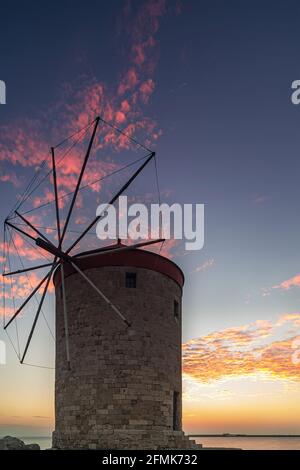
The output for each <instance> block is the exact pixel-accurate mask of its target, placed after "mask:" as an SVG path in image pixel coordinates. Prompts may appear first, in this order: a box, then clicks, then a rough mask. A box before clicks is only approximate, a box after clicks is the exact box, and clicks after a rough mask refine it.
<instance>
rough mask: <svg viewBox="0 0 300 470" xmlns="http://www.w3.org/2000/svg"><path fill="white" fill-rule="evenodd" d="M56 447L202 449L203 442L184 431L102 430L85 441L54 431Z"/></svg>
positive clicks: (54, 445) (54, 444) (54, 446)
mask: <svg viewBox="0 0 300 470" xmlns="http://www.w3.org/2000/svg"><path fill="white" fill-rule="evenodd" d="M53 448H54V449H92V450H97V449H111V450H112V449H115V450H125V449H126V450H163V449H169V450H172V449H174V450H175V449H181V450H189V449H201V448H202V444H196V442H195V440H193V439H190V438H189V437H188V436H186V435H185V434H184V432H183V431H168V430H163V431H159V432H151V431H146V430H140V429H136V430H134V429H131V430H130V431H128V430H125V429H114V430H106V431H105V432H101V434H100V435H99V437H98V438H96V437H95V438H94V439H90V440H89V441H85V440H84V438H83V437H82V438H79V437H77V438H76V437H75V436H74V434H73V435H72V436H71V435H70V436H69V437H68V436H66V435H64V436H63V438H62V436H59V433H58V432H57V431H54V432H53Z"/></svg>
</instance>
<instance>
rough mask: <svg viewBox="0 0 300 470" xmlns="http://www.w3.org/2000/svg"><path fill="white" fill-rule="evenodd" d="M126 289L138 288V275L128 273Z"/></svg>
mask: <svg viewBox="0 0 300 470" xmlns="http://www.w3.org/2000/svg"><path fill="white" fill-rule="evenodd" d="M125 287H128V288H129V289H135V288H136V273H126V276H125Z"/></svg>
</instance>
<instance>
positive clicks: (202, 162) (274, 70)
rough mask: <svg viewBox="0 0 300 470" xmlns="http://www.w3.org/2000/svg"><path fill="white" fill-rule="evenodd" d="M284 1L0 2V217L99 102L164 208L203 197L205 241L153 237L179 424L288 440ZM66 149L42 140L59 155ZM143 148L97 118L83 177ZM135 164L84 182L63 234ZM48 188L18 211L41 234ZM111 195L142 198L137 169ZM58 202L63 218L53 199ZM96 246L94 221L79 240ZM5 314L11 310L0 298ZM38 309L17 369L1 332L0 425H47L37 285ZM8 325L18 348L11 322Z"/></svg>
mask: <svg viewBox="0 0 300 470" xmlns="http://www.w3.org/2000/svg"><path fill="white" fill-rule="evenodd" d="M16 5H17V6H16ZM299 9H300V5H299V2H297V1H291V0H288V1H286V2H276V4H275V2H271V1H270V0H264V1H257V0H253V1H251V2H250V1H244V2H241V1H237V0H232V1H231V2H225V1H221V0H209V1H208V0H207V1H202V0H199V1H196V0H181V1H176V0H149V1H121V0H115V1H114V2H110V4H108V2H104V1H102V2H101V1H94V0H87V1H86V2H80V3H77V2H76V7H75V4H74V2H72V1H68V0H62V1H61V2H59V6H58V4H57V3H56V4H55V2H52V3H51V2H38V3H37V2H34V1H32V0H31V1H30V0H27V1H26V2H6V1H4V2H2V3H1V30H0V51H1V53H0V55H1V68H0V79H1V80H4V81H5V82H6V87H7V104H6V105H1V106H0V184H1V204H0V217H1V224H2V225H3V222H4V220H5V218H6V217H7V215H8V213H9V212H10V211H11V209H12V207H13V206H14V204H15V203H16V202H17V200H18V195H20V194H22V193H23V192H24V190H25V188H26V185H27V183H28V180H29V179H30V178H31V177H32V175H33V173H34V171H36V169H37V168H38V167H39V166H40V165H43V162H45V163H44V166H43V169H42V170H41V173H40V175H42V176H43V174H46V173H47V171H48V169H49V164H50V159H49V147H50V146H56V145H57V144H58V143H59V142H61V141H63V139H64V138H65V137H67V136H69V135H71V134H73V132H75V131H77V130H78V129H81V128H82V127H84V126H86V125H87V124H88V123H89V122H90V121H91V120H93V119H94V118H95V116H96V115H97V114H99V113H100V114H101V115H102V116H103V117H104V118H105V119H106V120H107V121H108V122H110V123H111V124H113V125H115V126H117V127H119V128H121V129H124V130H125V131H126V133H127V134H129V135H130V136H131V137H133V138H136V139H138V140H139V141H140V142H143V143H144V144H145V146H146V147H147V148H150V149H153V150H155V151H156V153H157V165H158V173H159V183H160V192H161V199H162V200H163V201H165V202H168V203H172V202H179V203H203V204H205V245H204V248H203V249H202V250H201V251H197V252H188V251H186V250H185V248H184V243H179V242H177V241H176V242H169V243H166V244H165V245H164V247H163V254H165V255H166V256H169V257H171V259H172V260H174V261H175V262H176V263H178V264H179V266H180V267H181V268H182V269H183V271H184V273H185V288H184V304H183V343H184V344H183V374H184V375H183V383H184V409H183V412H184V429H185V431H187V432H199V433H224V432H233V433H234V432H245V433H273V434H276V433H277V434H285V433H286V434H293V433H295V434H300V363H299V364H297V363H296V362H297V361H295V360H294V361H293V357H294V359H295V358H296V357H297V347H298V348H300V345H299V343H298V346H297V345H296V340H297V338H300V250H299V243H300V242H299V240H300V218H299V201H300V185H299V148H300V146H299V143H300V137H299V136H300V133H299V121H300V105H299V106H295V105H293V104H292V102H291V99H290V96H291V83H292V81H294V80H296V79H300V76H299V51H298V44H299V13H300V12H299ZM90 135H91V128H88V130H87V132H86V133H84V134H82V141H80V142H79V143H76V145H74V148H72V151H70V153H68V154H67V156H66V157H65V158H64V160H63V161H62V163H61V165H60V166H59V168H58V173H59V191H60V195H65V194H66V193H68V192H69V191H72V189H74V185H75V182H76V177H77V175H78V170H79V168H80V165H81V162H82V154H83V153H82V151H83V149H84V148H86V145H87V142H88V138H89V136H90ZM74 142H75V138H71V140H69V141H68V142H66V143H63V144H62V145H61V146H60V147H58V148H57V150H56V151H57V156H58V158H59V156H61V155H64V152H65V151H67V149H68V148H69V146H70V145H71V144H73V143H74ZM146 153H147V152H145V150H144V149H142V148H139V147H138V146H136V145H133V144H129V143H128V141H127V140H126V139H124V138H123V137H122V136H120V135H119V134H117V133H115V132H113V131H112V130H111V128H109V127H108V126H105V125H103V126H101V129H100V133H99V136H98V137H97V141H96V149H95V152H94V154H93V158H92V159H91V162H90V166H89V167H88V168H87V173H86V177H85V180H84V183H89V182H90V181H92V180H93V181H94V179H95V178H97V177H99V178H101V177H102V178H103V177H104V176H105V175H107V174H108V173H111V172H114V171H117V170H118V169H120V168H121V167H124V166H125V165H127V164H129V163H132V162H133V161H135V160H137V159H139V158H142V157H144V156H145V154H146ZM136 168H137V164H134V165H133V166H132V167H130V168H128V169H126V170H125V171H122V172H120V173H117V174H116V176H114V177H110V178H107V179H104V180H103V181H100V182H98V183H97V184H95V185H94V186H93V187H92V189H88V191H86V192H85V193H84V194H83V195H82V196H81V198H80V201H79V203H78V205H77V207H76V210H77V212H76V214H74V219H73V220H72V225H71V228H72V229H73V230H82V229H83V228H85V226H86V224H87V221H89V220H91V218H92V217H93V216H94V215H95V212H96V207H97V205H98V204H99V202H103V201H105V202H106V200H107V198H108V197H109V195H111V194H112V193H113V192H114V191H115V190H116V189H118V188H119V187H120V185H121V184H122V183H123V182H125V181H126V179H127V178H128V176H129V175H130V174H131V173H132V172H133V171H134V170H135V169H136ZM43 172H44V173H43ZM50 184H51V181H50V180H49V179H48V180H47V179H46V180H45V182H44V183H43V184H42V185H41V186H40V187H39V188H38V189H37V191H36V192H35V193H34V194H33V195H32V197H31V198H30V199H29V200H28V201H27V202H26V203H25V204H24V206H23V208H22V209H23V210H24V211H28V210H30V209H31V208H36V207H37V206H39V205H42V204H45V203H49V202H50V205H47V206H46V208H45V207H42V208H41V209H36V210H35V211H32V212H30V217H31V220H32V221H33V222H35V223H36V224H39V225H45V224H46V226H47V227H53V224H54V213H53V205H51V200H52V199H51V198H52V195H51V185H50ZM127 194H128V196H129V197H130V198H131V200H135V201H146V202H148V203H150V202H156V201H157V197H158V194H157V188H156V179H155V167H154V165H153V164H152V163H151V165H149V167H147V168H146V170H145V172H144V173H143V175H141V176H140V177H139V179H138V180H137V181H136V182H135V183H134V185H133V186H132V188H130V190H129V191H128V192H127ZM62 200H63V201H65V202H62V203H61V210H62V214H66V210H67V208H68V204H67V201H68V197H66V198H65V199H62ZM47 233H48V235H49V236H54V235H53V232H51V230H48V231H47ZM74 236H75V235H74V234H73V237H74ZM71 240H72V234H71V235H70V236H69V237H68V238H67V240H66V246H68V243H69V242H70V241H71ZM98 242H99V241H98V240H97V238H96V234H95V232H93V233H91V235H90V236H89V238H88V240H87V241H86V242H85V244H82V245H81V246H80V248H81V249H85V248H86V247H91V246H97V243H98ZM14 243H15V244H16V245H17V248H18V251H19V253H20V256H21V258H22V261H23V262H24V264H25V265H26V266H29V265H31V264H36V263H38V264H39V263H42V262H43V258H42V255H41V253H40V252H39V251H38V250H32V248H30V246H28V245H27V244H26V243H25V242H23V241H22V238H21V237H15V238H14ZM1 246H2V248H3V247H4V240H3V238H2V239H1ZM2 261H3V260H2ZM19 263H20V259H19V258H17V257H16V256H15V258H12V264H13V265H14V266H15V267H16V268H17V266H19ZM35 273H36V274H35V277H31V278H30V280H28V278H27V277H26V276H23V278H20V279H19V281H17V280H16V281H14V285H13V286H10V288H12V289H13V292H14V294H15V295H16V300H15V301H16V305H19V304H20V302H21V301H22V298H24V295H26V293H28V292H29V291H30V287H31V286H30V284H32V285H34V284H35V283H37V281H38V279H39V278H41V277H42V274H43V271H42V272H38V271H36V272H35ZM2 282H3V279H2ZM6 282H7V281H6ZM18 302H19V303H18ZM6 308H7V309H8V310H7V313H8V315H9V313H10V312H12V311H14V308H15V305H13V302H12V300H9V299H8V300H7V303H6ZM33 314H34V310H33V309H32V308H31V307H29V308H28V309H27V311H25V312H24V315H23V316H22V318H21V319H20V322H19V325H18V326H19V330H18V337H19V342H20V343H21V346H22V345H23V346H24V341H25V339H26V335H27V333H28V331H29V328H30V325H31V321H32V317H33ZM43 314H44V317H45V318H46V319H47V322H48V325H47V323H46V321H45V319H44V317H41V319H40V322H39V324H38V328H37V330H36V335H35V337H34V340H33V343H32V345H31V348H30V351H29V354H28V358H27V362H28V363H29V364H31V365H23V366H21V365H19V363H18V359H17V357H16V354H15V351H14V350H13V347H12V346H11V345H10V343H9V340H8V338H7V336H6V334H5V333H4V332H3V330H1V331H0V340H3V341H5V342H6V344H7V365H6V366H4V365H0V380H1V395H0V397H1V398H0V434H8V433H14V434H19V435H24V434H27V435H36V434H37V433H42V434H44V435H49V433H50V432H51V431H52V430H53V426H54V419H53V397H54V389H53V387H54V371H53V369H51V368H52V367H53V364H54V341H53V338H52V336H51V332H50V331H49V330H51V331H53V320H54V295H53V288H52V293H50V294H49V296H48V298H47V301H46V303H45V306H44V309H43ZM1 315H2V316H3V308H2V307H1ZM48 326H49V328H48ZM9 334H10V337H11V341H12V343H13V345H14V346H15V347H17V339H18V337H17V331H16V330H15V329H14V327H12V328H10V329H9ZM33 366H43V367H33ZM44 367H46V368H44Z"/></svg>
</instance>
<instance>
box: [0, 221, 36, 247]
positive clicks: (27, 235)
mask: <svg viewBox="0 0 300 470" xmlns="http://www.w3.org/2000/svg"><path fill="white" fill-rule="evenodd" d="M5 223H6V225H9V227H12V228H14V229H15V230H17V232H20V233H22V235H25V236H26V237H28V238H31V240H33V241H34V242H35V240H36V239H35V238H34V237H33V236H32V235H30V234H29V233H27V232H24V230H22V229H21V228H19V227H16V226H15V225H14V224H12V223H11V222H8V220H6V221H5Z"/></svg>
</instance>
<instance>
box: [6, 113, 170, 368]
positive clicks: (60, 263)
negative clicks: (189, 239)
mask: <svg viewBox="0 0 300 470" xmlns="http://www.w3.org/2000/svg"><path fill="white" fill-rule="evenodd" d="M100 123H101V124H103V125H108V126H110V127H111V128H112V129H114V131H116V132H117V133H118V134H120V135H122V136H123V137H125V138H128V139H129V140H130V141H131V142H133V143H135V144H137V145H138V146H140V147H141V148H143V149H144V150H145V151H146V155H145V156H143V157H142V158H141V159H139V160H143V162H142V164H141V165H140V166H139V167H138V168H137V169H136V171H135V172H134V173H133V174H132V175H131V176H130V178H129V179H128V180H127V181H126V182H125V184H123V185H122V186H121V188H120V189H119V190H118V191H117V192H116V194H114V195H113V196H112V197H111V199H110V201H109V203H108V204H109V205H110V204H114V203H115V202H116V201H117V200H118V198H119V197H120V196H121V195H122V194H123V193H124V192H125V191H126V189H127V188H128V187H129V186H130V185H131V184H132V183H133V181H134V180H135V179H136V178H137V176H138V175H139V174H140V173H141V172H142V171H143V169H144V168H145V167H146V166H147V165H148V164H149V162H150V161H152V160H153V161H154V162H155V169H156V177H157V168H156V160H155V159H156V156H155V152H153V151H151V150H149V149H148V148H147V147H145V146H143V145H142V144H140V143H139V142H138V141H137V140H135V139H134V138H133V137H132V136H128V135H127V134H126V133H124V132H123V131H122V130H120V129H118V128H116V127H115V126H113V125H111V124H110V123H108V122H107V121H105V120H104V119H103V118H102V117H99V116H98V117H96V118H95V119H94V120H93V121H92V122H91V123H89V124H88V126H85V128H83V129H81V130H80V131H77V132H76V133H75V134H78V133H82V131H85V130H86V128H89V129H92V133H91V136H90V139H89V142H88V146H87V149H86V151H85V154H84V158H83V161H82V164H81V168H80V171H79V175H78V178H77V181H76V184H75V189H74V190H73V191H72V192H70V193H68V194H67V196H68V197H70V204H69V207H68V211H67V214H66V217H65V220H64V221H63V222H62V219H61V210H60V205H59V204H60V199H61V198H62V197H65V196H66V195H63V196H60V195H59V190H58V188H59V181H58V175H57V155H56V149H57V147H58V145H57V146H56V147H51V166H50V165H49V166H50V170H49V171H48V172H47V176H50V177H51V179H52V184H53V186H52V196H53V197H52V200H51V202H53V203H54V210H55V220H56V227H55V228H54V229H52V230H55V232H54V238H55V241H53V240H50V238H49V236H47V234H45V230H42V228H41V227H40V226H37V224H35V223H33V222H32V220H30V219H29V217H28V216H27V213H28V212H30V211H25V212H24V211H23V212H22V205H23V204H24V202H25V201H26V200H28V198H29V196H30V195H31V194H32V192H33V191H34V190H35V188H36V187H38V186H39V184H40V182H41V180H40V181H38V180H37V178H36V175H34V177H33V179H32V180H31V182H30V184H29V185H28V187H27V188H26V190H25V193H24V194H23V196H22V198H21V200H20V201H18V203H17V204H16V206H15V207H14V209H13V210H12V211H11V212H10V214H9V215H8V216H7V218H6V219H5V222H4V248H5V252H4V259H5V258H6V256H7V254H8V253H7V251H8V250H7V247H6V244H7V242H8V240H7V238H8V237H7V233H8V232H9V233H11V232H13V233H17V234H18V235H20V236H21V237H23V238H24V239H25V240H27V241H28V242H30V243H31V245H33V246H34V247H35V248H36V249H37V250H38V249H39V250H41V251H42V252H43V253H44V254H45V255H47V257H48V258H49V257H50V258H51V259H50V260H49V262H47V263H43V264H37V265H33V266H30V267H25V266H24V264H23V263H22V269H17V270H11V267H10V263H9V264H8V266H7V265H6V263H5V262H4V271H3V279H4V280H5V279H11V278H12V276H19V275H23V273H26V274H31V273H34V272H36V271H38V270H41V269H46V268H47V269H48V271H47V273H46V274H45V275H44V277H42V279H41V280H40V281H39V282H38V283H37V284H36V286H35V287H34V288H32V289H31V291H30V292H28V295H26V298H24V300H23V301H22V303H21V305H19V306H18V308H15V309H14V311H13V312H12V313H11V315H10V317H9V319H8V321H6V322H5V320H4V330H5V331H7V330H8V328H9V327H10V325H12V324H13V323H14V322H16V321H17V319H18V317H19V316H20V315H21V314H22V312H23V310H24V308H25V307H26V306H27V305H28V303H29V302H30V301H31V299H32V298H34V297H35V295H36V294H37V293H41V298H40V300H39V302H37V308H36V311H35V313H34V318H33V322H32V324H31V328H30V331H29V334H28V337H27V339H26V344H25V347H24V350H23V351H21V352H20V354H19V360H20V363H21V364H24V363H25V362H24V361H25V358H26V355H27V353H28V349H29V347H30V344H31V341H32V338H33V335H34V333H35V330H36V326H37V322H38V319H39V317H40V315H41V313H43V311H42V308H43V304H44V302H45V298H46V295H47V293H48V291H49V287H50V285H51V284H50V283H51V280H52V277H53V275H54V272H55V271H57V270H60V275H61V279H62V298H63V314H64V330H65V348H66V359H67V366H68V368H70V367H71V358H70V348H69V326H68V305H67V300H66V293H65V265H66V264H69V265H71V266H72V268H73V269H74V270H75V271H77V273H78V274H79V275H80V276H81V277H82V278H83V279H84V281H85V282H86V283H88V284H89V285H90V286H91V288H93V289H94V291H96V292H97V294H98V295H99V297H101V298H102V300H104V301H105V302H106V303H107V304H108V305H109V306H110V308H111V311H112V313H114V314H115V315H117V316H118V318H119V319H120V321H122V322H123V323H124V326H125V328H130V326H131V325H130V322H129V321H128V320H127V318H126V317H125V315H124V314H123V313H122V312H121V311H120V309H119V308H118V306H117V305H115V304H114V303H113V301H112V300H111V299H109V298H107V296H106V295H105V293H104V292H102V290H101V288H100V287H99V286H98V285H96V284H95V283H94V282H93V280H92V279H91V278H90V277H88V276H87V275H86V273H84V272H83V270H81V269H80V267H79V266H78V261H79V260H80V258H81V257H89V256H93V255H94V254H95V252H99V253H107V252H108V251H111V252H114V251H126V250H132V249H138V248H140V247H143V246H148V245H152V244H156V243H160V242H161V243H163V241H164V240H163V239H160V238H159V239H156V240H149V241H145V242H142V243H137V244H134V245H128V246H124V245H122V246H119V245H118V244H117V245H111V246H107V247H105V248H103V247H102V248H98V249H96V250H90V251H85V252H83V253H80V254H74V250H75V248H76V247H78V244H79V243H80V242H81V241H82V240H83V239H84V238H85V237H86V236H87V235H88V233H89V231H90V230H91V229H93V228H94V227H95V225H96V224H97V222H98V221H99V220H100V219H101V218H102V217H104V215H105V213H106V211H105V210H104V211H102V213H101V214H99V215H97V216H96V217H94V218H93V219H92V220H91V221H90V222H89V223H88V224H87V226H86V227H85V228H84V230H83V231H82V232H81V233H79V234H78V236H77V238H75V240H73V241H72V242H71V243H70V245H69V246H68V247H66V248H65V247H64V241H65V239H66V235H67V234H68V229H69V226H70V220H71V217H72V214H73V212H74V208H75V206H76V202H77V198H78V194H79V192H80V191H82V189H84V188H86V187H87V186H89V184H86V185H84V184H83V182H84V175H85V171H86V168H87V164H88V161H89V159H90V156H91V153H92V150H93V146H94V145H95V138H96V135H97V132H98V131H99V124H100ZM75 134H73V135H72V136H71V137H72V138H73V136H74V135H75ZM66 140H67V139H65V140H64V141H63V143H64V142H65V141H66ZM59 145H60V144H59ZM70 149H72V146H71V147H70ZM70 149H69V150H68V151H70ZM139 160H137V161H135V162H133V163H136V162H138V161H139ZM129 166H130V165H126V166H125V167H124V168H128V167H129ZM96 181H97V180H96ZM35 183H36V186H35ZM94 183H95V181H94V182H93V183H92V184H94ZM46 233H47V232H46ZM11 240H12V241H13V239H12V237H11ZM3 284H4V295H3V305H4V311H5V300H6V297H7V295H6V294H5V282H4V283H3Z"/></svg>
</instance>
